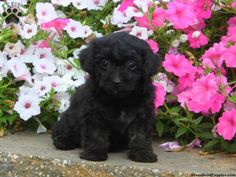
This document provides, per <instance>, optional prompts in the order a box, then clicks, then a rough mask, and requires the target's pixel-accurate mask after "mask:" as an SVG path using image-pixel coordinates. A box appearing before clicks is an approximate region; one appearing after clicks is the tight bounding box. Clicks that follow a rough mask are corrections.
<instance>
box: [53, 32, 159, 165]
mask: <svg viewBox="0 0 236 177" xmlns="http://www.w3.org/2000/svg"><path fill="white" fill-rule="evenodd" d="M79 58H80V62H81V66H82V68H83V69H84V70H85V71H87V72H88V73H89V75H90V77H89V78H88V80H87V81H86V83H85V84H84V85H82V86H81V87H79V88H78V89H77V92H76V93H75V95H74V96H73V97H72V98H71V103H70V107H69V108H68V109H67V110H66V111H65V112H64V113H63V114H62V115H61V119H60V120H59V121H58V122H57V123H56V124H55V125H54V126H53V129H52V138H53V142H54V145H55V146H56V147H57V148H58V149H63V150H68V149H73V148H77V147H82V149H83V152H82V153H81V154H80V158H82V159H87V160H92V161H102V160H106V159H107V158H108V155H107V152H108V151H115V150H119V149H123V148H128V149H129V150H128V157H129V158H130V159H131V160H133V161H137V162H155V161H157V156H156V154H154V153H153V150H152V147H151V138H150V131H151V129H152V128H153V125H154V122H155V118H154V116H155V114H154V105H153V99H154V94H153V89H154V88H153V86H152V84H151V76H152V75H154V74H155V73H156V71H157V67H158V65H159V61H160V59H159V58H158V57H157V56H156V55H155V54H154V53H153V52H152V50H151V49H150V47H149V45H148V44H147V43H146V42H145V41H143V40H141V39H138V38H136V37H134V36H131V35H129V34H128V33H125V32H118V33H113V34H110V35H108V36H105V37H102V38H98V39H95V40H93V41H92V42H91V43H90V44H89V46H88V48H86V49H84V50H83V51H82V52H81V53H80V55H79Z"/></svg>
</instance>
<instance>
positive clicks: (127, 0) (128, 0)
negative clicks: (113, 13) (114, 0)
mask: <svg viewBox="0 0 236 177" xmlns="http://www.w3.org/2000/svg"><path fill="white" fill-rule="evenodd" d="M133 5H134V0H123V1H122V2H121V4H120V7H119V9H118V10H119V11H121V12H123V11H125V10H126V9H127V8H128V7H129V6H133Z"/></svg>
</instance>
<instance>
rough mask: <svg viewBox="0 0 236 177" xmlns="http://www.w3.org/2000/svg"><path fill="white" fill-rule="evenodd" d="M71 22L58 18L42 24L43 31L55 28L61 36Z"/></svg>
mask: <svg viewBox="0 0 236 177" xmlns="http://www.w3.org/2000/svg"><path fill="white" fill-rule="evenodd" d="M69 22H70V20H69V19H67V18H56V19H54V20H51V21H49V22H45V23H42V24H41V26H40V27H41V28H42V29H49V28H55V29H56V31H57V32H58V33H59V34H61V31H62V29H63V28H64V27H66V26H67V24H68V23H69Z"/></svg>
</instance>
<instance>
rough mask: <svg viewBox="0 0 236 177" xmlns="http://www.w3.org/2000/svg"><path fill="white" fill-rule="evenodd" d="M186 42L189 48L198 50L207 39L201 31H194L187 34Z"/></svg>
mask: <svg viewBox="0 0 236 177" xmlns="http://www.w3.org/2000/svg"><path fill="white" fill-rule="evenodd" d="M188 41H189V45H190V47H192V48H200V47H201V46H204V45H206V44H207V43H208V38H207V37H206V36H205V35H204V34H203V33H202V32H201V31H195V32H193V33H189V34H188Z"/></svg>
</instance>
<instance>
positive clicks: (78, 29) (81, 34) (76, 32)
mask: <svg viewBox="0 0 236 177" xmlns="http://www.w3.org/2000/svg"><path fill="white" fill-rule="evenodd" d="M64 30H66V32H67V33H68V34H69V36H70V37H71V38H73V39H75V38H85V36H86V34H85V28H84V27H83V26H82V24H81V23H80V22H79V21H74V20H71V19H70V22H69V23H68V24H67V26H66V27H65V28H64Z"/></svg>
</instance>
